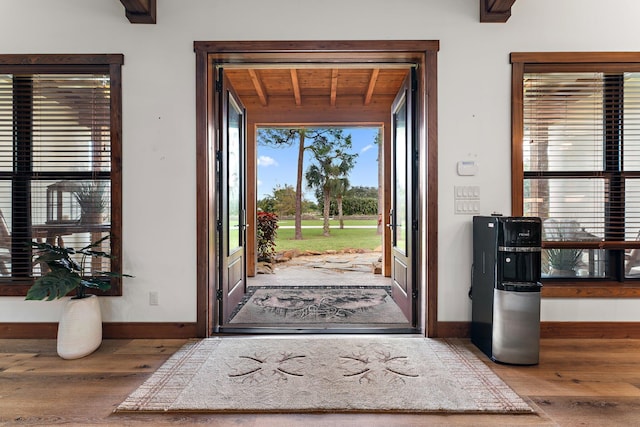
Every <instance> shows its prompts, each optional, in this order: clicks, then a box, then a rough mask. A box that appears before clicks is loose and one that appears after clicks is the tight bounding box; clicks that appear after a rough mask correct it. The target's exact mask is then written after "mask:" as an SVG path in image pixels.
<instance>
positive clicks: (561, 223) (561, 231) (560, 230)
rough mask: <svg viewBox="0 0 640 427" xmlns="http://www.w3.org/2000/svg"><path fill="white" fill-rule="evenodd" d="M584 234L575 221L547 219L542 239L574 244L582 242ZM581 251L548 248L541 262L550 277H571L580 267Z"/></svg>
mask: <svg viewBox="0 0 640 427" xmlns="http://www.w3.org/2000/svg"><path fill="white" fill-rule="evenodd" d="M584 234H586V232H585V231H584V230H583V229H582V228H581V227H580V224H579V223H578V222H577V221H573V220H558V219H555V218H549V219H547V220H545V221H544V235H543V239H544V240H547V241H556V242H575V241H579V240H583V239H582V237H581V236H583V235H584ZM583 251H584V250H583V249H579V248H562V249H560V248H550V249H546V250H545V252H544V254H543V255H544V257H543V260H546V265H543V267H546V268H547V270H548V272H549V275H550V276H560V277H572V276H575V275H576V273H577V270H578V268H579V267H580V266H581V265H582V254H583Z"/></svg>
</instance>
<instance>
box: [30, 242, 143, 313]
mask: <svg viewBox="0 0 640 427" xmlns="http://www.w3.org/2000/svg"><path fill="white" fill-rule="evenodd" d="M110 237H111V236H110V235H107V236H105V237H103V238H102V239H100V240H98V241H96V242H93V243H91V244H90V245H88V246H85V247H84V248H82V249H78V250H75V249H73V248H67V247H64V246H56V245H51V244H49V243H39V242H31V245H32V246H33V248H34V249H36V252H35V254H34V258H35V259H34V262H35V263H39V264H40V265H46V267H47V268H48V272H47V273H45V274H43V275H42V276H41V277H39V278H38V279H36V281H35V282H34V283H33V285H32V286H31V288H30V289H29V291H28V292H27V296H26V298H25V299H27V300H43V299H46V300H47V301H51V300H54V299H56V298H62V297H64V296H66V295H67V294H69V293H70V292H72V291H74V290H75V291H76V295H75V297H74V298H77V299H80V298H85V297H87V296H88V295H87V293H86V292H87V290H88V289H99V290H101V291H106V290H109V289H110V288H111V278H112V277H133V276H130V275H128V274H120V273H114V272H110V271H106V272H105V271H98V272H95V273H94V274H92V275H90V276H89V275H87V274H86V273H85V271H86V269H85V267H86V263H87V262H88V261H89V260H90V259H92V258H112V256H111V255H110V254H109V253H107V252H104V251H101V250H96V248H99V247H101V245H102V243H103V242H104V241H106V240H107V239H109V238H110Z"/></svg>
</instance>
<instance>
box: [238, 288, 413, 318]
mask: <svg viewBox="0 0 640 427" xmlns="http://www.w3.org/2000/svg"><path fill="white" fill-rule="evenodd" d="M390 292H391V288H390V287H382V286H378V287H372V286H369V287H364V286H363V287H357V286H348V287H338V286H300V287H290V286H288V287H273V286H266V287H250V288H249V292H248V293H247V295H246V296H245V298H244V299H243V301H242V302H241V303H240V305H239V306H238V309H237V310H236V312H235V313H233V314H232V315H231V321H230V323H232V324H238V323H242V324H282V323H287V324H289V323H294V324H311V323H351V324H369V325H371V324H405V325H406V323H407V319H406V318H405V317H404V315H403V314H402V311H401V310H400V308H399V307H398V306H397V305H396V303H395V302H394V301H393V299H392V298H391V294H390Z"/></svg>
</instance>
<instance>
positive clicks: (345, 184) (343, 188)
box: [330, 177, 349, 230]
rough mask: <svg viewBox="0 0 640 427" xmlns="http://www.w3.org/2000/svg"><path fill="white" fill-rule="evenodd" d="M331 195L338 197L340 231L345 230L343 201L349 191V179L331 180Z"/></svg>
mask: <svg viewBox="0 0 640 427" xmlns="http://www.w3.org/2000/svg"><path fill="white" fill-rule="evenodd" d="M330 186H331V193H332V194H335V196H336V203H337V204H338V221H339V222H340V229H341V230H342V229H343V228H344V219H343V217H342V200H343V198H344V196H345V195H346V194H347V191H348V190H349V178H346V177H342V178H334V179H332V180H331V183H330Z"/></svg>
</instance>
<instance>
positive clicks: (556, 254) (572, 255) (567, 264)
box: [546, 248, 583, 271]
mask: <svg viewBox="0 0 640 427" xmlns="http://www.w3.org/2000/svg"><path fill="white" fill-rule="evenodd" d="M546 251H547V257H548V260H549V266H550V267H551V268H553V269H554V270H562V271H575V270H576V268H578V267H579V266H580V263H581V262H582V252H583V250H582V249H577V248H568V249H556V248H553V249H547V250H546Z"/></svg>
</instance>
